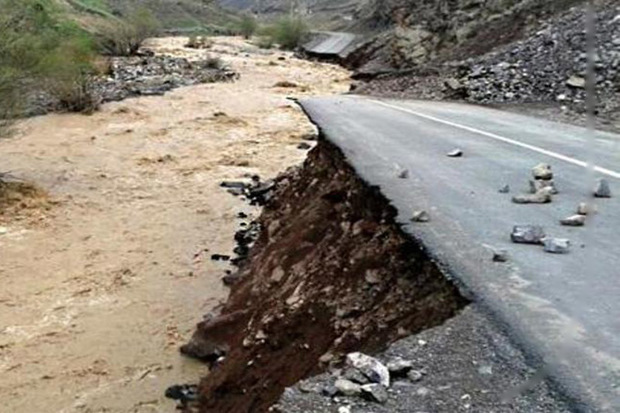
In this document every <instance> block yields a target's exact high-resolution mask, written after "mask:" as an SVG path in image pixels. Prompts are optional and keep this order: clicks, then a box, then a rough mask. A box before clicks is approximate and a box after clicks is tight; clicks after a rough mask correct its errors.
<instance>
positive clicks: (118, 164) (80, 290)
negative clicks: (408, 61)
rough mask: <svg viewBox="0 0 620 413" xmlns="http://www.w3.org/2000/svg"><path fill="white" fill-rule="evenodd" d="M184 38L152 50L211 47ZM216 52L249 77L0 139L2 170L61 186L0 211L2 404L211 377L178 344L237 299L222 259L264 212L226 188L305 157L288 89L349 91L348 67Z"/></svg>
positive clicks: (133, 407)
mask: <svg viewBox="0 0 620 413" xmlns="http://www.w3.org/2000/svg"><path fill="white" fill-rule="evenodd" d="M183 44H184V39H159V40H157V41H154V42H153V43H152V44H151V46H152V47H153V48H155V49H156V50H158V51H160V52H165V53H171V54H176V55H185V56H191V55H192V54H195V53H205V52H202V51H193V50H189V49H183V47H182V45H183ZM212 53H213V54H218V55H221V56H222V58H223V59H224V60H225V61H227V62H230V63H231V64H232V66H233V67H234V68H235V69H236V70H237V71H239V72H240V74H241V79H240V80H239V81H238V82H236V83H234V84H213V85H201V86H194V87H188V88H183V89H178V90H176V91H173V92H171V93H169V94H167V95H165V96H162V97H148V98H138V99H132V100H127V101H124V102H120V103H113V104H107V105H105V106H104V107H103V109H102V111H101V112H99V113H96V114H95V115H93V116H90V117H85V116H81V115H48V116H44V117H39V118H33V119H29V120H26V121H23V122H20V123H19V124H18V125H17V127H16V134H15V136H13V137H11V138H9V139H4V140H1V141H0V155H1V158H2V165H1V168H2V171H4V170H10V171H12V173H13V174H14V175H16V176H18V177H20V178H23V179H26V180H28V181H32V182H34V183H36V184H37V185H38V186H39V187H40V188H42V189H43V190H45V191H46V192H47V194H48V200H47V201H46V202H42V203H34V204H32V203H31V204H30V205H29V206H31V208H24V209H21V210H17V211H12V212H11V213H8V214H4V215H0V227H2V228H3V230H2V231H0V262H1V263H2V265H1V266H0V282H1V283H2V289H1V290H0V398H2V400H3V407H2V409H3V411H7V412H9V411H10V412H15V413H20V412H23V413H32V412H74V411H76V412H104V411H105V412H159V411H170V410H171V409H172V408H173V404H172V403H171V402H169V401H166V400H165V399H164V397H163V391H164V389H165V388H166V387H167V386H169V385H171V384H175V383H181V382H187V381H193V380H195V379H196V378H197V377H200V376H203V375H204V373H205V369H206V368H205V367H204V366H203V365H202V364H198V363H195V362H192V361H189V360H186V359H183V358H181V357H180V356H179V354H178V345H179V344H181V343H183V342H186V341H187V340H188V339H189V337H190V335H191V332H192V330H193V327H194V326H195V324H196V322H198V321H199V319H197V318H198V317H199V315H200V314H204V313H207V312H208V311H209V310H210V309H211V308H212V307H214V306H215V305H217V304H218V303H219V302H221V301H222V300H224V299H225V298H226V294H227V291H226V289H225V288H224V287H223V286H222V284H221V282H220V279H221V276H222V275H223V271H224V270H225V269H226V267H224V266H223V265H222V264H218V263H214V262H212V261H210V259H209V257H210V255H211V254H212V253H230V252H231V250H232V247H233V240H232V235H233V233H234V231H235V230H236V229H237V226H238V224H239V221H238V220H236V219H235V216H236V214H237V213H238V212H239V211H245V212H249V213H250V214H251V216H255V215H256V213H257V210H253V209H250V208H249V207H247V206H246V205H245V204H244V203H243V202H242V201H240V200H238V199H236V198H234V197H232V196H230V195H229V194H227V193H226V192H225V191H223V190H221V189H220V188H219V187H218V184H219V183H220V181H221V180H224V179H231V178H232V179H235V178H239V177H241V176H242V175H243V174H246V173H251V174H259V175H261V176H262V177H271V176H274V175H276V174H277V173H278V172H280V171H282V170H284V169H285V168H286V167H288V166H290V165H293V164H297V163H299V162H300V161H301V160H303V159H304V157H305V152H304V151H300V150H299V149H297V145H298V143H299V142H301V139H302V137H303V136H304V135H305V134H308V133H312V132H313V129H312V126H311V125H310V124H309V122H308V121H307V119H306V118H305V116H304V115H303V113H302V112H301V111H300V110H299V109H298V108H296V107H295V106H294V105H293V104H291V103H290V102H288V101H287V100H286V96H287V95H293V96H294V95H302V94H303V95H309V94H327V93H340V92H343V91H345V90H347V89H348V80H347V79H348V74H347V73H346V72H345V71H343V70H342V69H340V68H337V67H335V66H331V65H321V64H317V63H311V62H305V61H300V60H296V59H293V58H292V57H291V56H290V55H284V54H283V53H280V52H277V53H275V54H264V53H259V52H258V51H257V50H256V49H252V48H250V47H249V46H248V45H247V44H245V43H244V42H242V41H241V40H239V39H218V40H217V42H216V45H215V48H214V51H213V52H212ZM280 56H286V60H279V59H278V57H280ZM278 81H292V82H295V83H297V84H299V85H301V86H302V87H298V88H288V89H283V88H274V87H273V85H274V84H275V83H276V82H278ZM217 112H223V113H224V115H222V114H221V113H220V114H219V115H218V116H214V115H215V114H216V113H217ZM42 206H46V207H48V208H43V207H42ZM207 250H208V251H207ZM4 409H6V410H4Z"/></svg>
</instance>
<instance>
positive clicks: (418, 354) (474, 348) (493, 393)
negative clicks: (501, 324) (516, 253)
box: [272, 306, 571, 413]
mask: <svg viewBox="0 0 620 413" xmlns="http://www.w3.org/2000/svg"><path fill="white" fill-rule="evenodd" d="M377 358H378V359H379V360H382V361H383V362H385V363H388V364H389V363H390V360H394V359H402V360H408V361H411V363H412V364H413V365H414V366H415V368H416V370H412V371H410V372H409V376H412V373H414V372H415V375H414V376H415V377H413V378H414V379H415V380H413V379H412V378H411V377H409V378H407V377H405V378H402V379H396V380H395V381H394V382H393V383H392V384H391V386H390V388H389V389H387V390H386V395H387V400H385V401H383V403H379V402H377V401H376V400H366V399H364V398H362V397H359V396H354V397H342V396H338V395H336V396H333V397H329V396H325V395H323V394H322V393H321V391H320V390H317V391H310V392H307V391H306V392H304V391H302V390H301V388H305V389H306V390H308V389H313V388H314V389H320V388H322V387H325V386H329V385H330V384H331V383H333V382H334V380H335V379H336V377H337V376H336V373H334V372H328V373H324V374H322V375H319V376H316V377H314V378H311V379H308V380H306V381H303V382H302V383H300V384H298V385H296V386H294V387H291V388H289V389H287V390H286V391H285V393H284V395H283V396H282V398H281V399H280V401H279V403H278V404H277V405H276V406H274V407H272V411H274V412H286V413H319V412H320V413H325V412H334V413H336V412H339V411H344V410H343V409H346V410H347V411H351V412H355V413H419V412H435V413H453V412H466V411H471V412H482V413H486V412H489V413H491V412H494V413H521V412H522V413H543V412H545V413H546V412H549V413H552V412H553V413H565V412H570V411H571V409H570V408H569V407H568V404H567V403H566V402H565V401H564V400H563V399H562V397H561V396H560V395H559V394H558V393H556V392H555V391H554V390H553V389H552V388H551V387H550V386H549V384H548V383H547V382H546V381H545V380H542V381H539V382H537V383H536V384H535V385H532V386H531V387H532V388H531V389H530V390H529V391H527V392H523V393H519V392H517V391H516V390H515V389H518V388H521V387H522V386H523V385H524V383H527V382H528V379H530V378H533V377H538V376H540V373H539V372H538V371H537V369H536V368H533V367H532V366H530V365H528V363H527V362H526V357H525V356H524V354H523V353H522V352H521V351H520V350H519V349H518V348H517V347H515V346H514V345H513V344H512V343H511V342H510V340H509V339H508V338H507V337H506V336H505V335H504V334H503V333H502V332H501V330H500V329H499V328H498V327H497V326H496V325H495V323H493V322H492V321H491V320H490V319H489V318H487V317H486V316H485V315H484V314H483V313H482V312H481V311H480V310H478V309H477V308H475V307H474V306H470V307H468V308H467V309H465V310H464V311H463V312H462V313H461V314H459V315H458V316H456V317H454V318H453V319H451V320H449V321H448V322H446V323H445V324H444V325H442V326H440V327H436V328H433V329H430V330H426V331H424V332H422V333H420V334H418V335H414V336H411V337H408V338H405V339H403V340H401V341H398V342H396V343H395V344H393V345H392V346H390V347H389V348H388V349H387V350H386V351H385V352H383V353H381V354H379V355H377ZM422 371H423V372H424V373H422ZM379 392H380V390H379Z"/></svg>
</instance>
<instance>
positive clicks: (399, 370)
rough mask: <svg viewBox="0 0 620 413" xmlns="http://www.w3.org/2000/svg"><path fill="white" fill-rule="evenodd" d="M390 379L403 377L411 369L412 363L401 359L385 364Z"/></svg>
mask: <svg viewBox="0 0 620 413" xmlns="http://www.w3.org/2000/svg"><path fill="white" fill-rule="evenodd" d="M387 368H388V370H389V372H390V374H391V375H392V377H404V376H406V375H407V373H408V372H409V371H410V370H411V369H412V368H413V363H412V362H411V361H408V360H403V359H401V358H398V359H394V360H392V361H390V362H389V363H388V364H387Z"/></svg>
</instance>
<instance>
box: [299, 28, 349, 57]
mask: <svg viewBox="0 0 620 413" xmlns="http://www.w3.org/2000/svg"><path fill="white" fill-rule="evenodd" d="M315 35H316V37H315V38H314V39H312V40H311V41H310V42H309V43H307V44H305V45H304V46H303V47H302V48H303V49H304V51H305V52H306V53H308V54H311V55H315V56H320V57H333V58H338V57H340V58H344V57H346V55H347V53H349V52H350V51H351V47H352V46H353V45H354V44H355V42H356V40H357V39H358V36H357V35H355V34H352V33H342V32H319V33H316V34H315Z"/></svg>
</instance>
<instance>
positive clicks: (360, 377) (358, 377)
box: [342, 368, 369, 384]
mask: <svg viewBox="0 0 620 413" xmlns="http://www.w3.org/2000/svg"><path fill="white" fill-rule="evenodd" d="M342 377H343V378H345V379H347V380H349V381H352V382H353V383H357V384H368V383H369V380H368V377H366V376H364V374H362V372H360V371H359V370H358V369H354V368H350V369H346V370H345V371H344V373H342Z"/></svg>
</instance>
